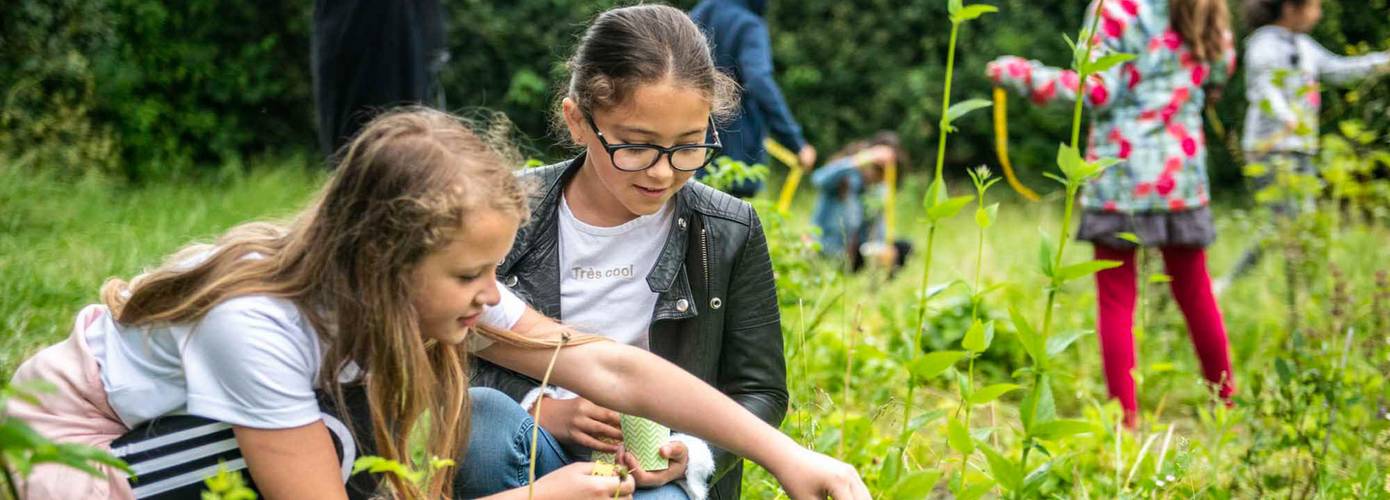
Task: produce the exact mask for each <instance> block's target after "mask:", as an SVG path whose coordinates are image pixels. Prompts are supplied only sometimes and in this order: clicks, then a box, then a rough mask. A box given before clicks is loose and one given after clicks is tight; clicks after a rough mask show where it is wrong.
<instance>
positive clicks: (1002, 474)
mask: <svg viewBox="0 0 1390 500" xmlns="http://www.w3.org/2000/svg"><path fill="white" fill-rule="evenodd" d="M980 451H981V452H982V453H984V454H985V460H987V461H989V472H990V474H993V475H994V480H995V481H998V482H999V486H1003V487H1004V489H1006V490H1009V491H1018V490H1019V488H1020V487H1021V486H1023V475H1022V473H1020V472H1019V470H1018V464H1016V463H1014V462H1013V461H1012V460H1009V459H1008V458H1005V457H1004V455H1002V454H1000V453H999V452H997V451H994V448H990V447H989V445H988V444H986V443H980Z"/></svg>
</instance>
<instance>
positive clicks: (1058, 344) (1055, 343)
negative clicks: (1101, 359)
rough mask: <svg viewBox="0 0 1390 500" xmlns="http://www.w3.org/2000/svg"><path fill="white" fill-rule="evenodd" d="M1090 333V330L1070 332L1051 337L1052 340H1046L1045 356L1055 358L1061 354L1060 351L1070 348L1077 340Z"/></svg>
mask: <svg viewBox="0 0 1390 500" xmlns="http://www.w3.org/2000/svg"><path fill="white" fill-rule="evenodd" d="M1090 333H1091V331H1090V330H1072V331H1069V332H1066V333H1063V334H1061V335H1054V336H1052V338H1049V339H1047V355H1048V356H1056V355H1058V354H1061V353H1062V351H1065V350H1067V348H1068V347H1071V345H1072V343H1073V342H1076V340H1077V339H1080V338H1081V337H1085V336H1086V335H1088V334H1090Z"/></svg>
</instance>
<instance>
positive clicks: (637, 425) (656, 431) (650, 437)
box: [623, 415, 671, 471]
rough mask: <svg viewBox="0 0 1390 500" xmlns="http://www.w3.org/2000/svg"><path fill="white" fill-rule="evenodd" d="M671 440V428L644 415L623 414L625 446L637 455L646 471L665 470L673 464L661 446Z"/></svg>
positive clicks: (639, 462)
mask: <svg viewBox="0 0 1390 500" xmlns="http://www.w3.org/2000/svg"><path fill="white" fill-rule="evenodd" d="M670 440H671V429H669V428H667V427H666V426H664V425H661V424H658V423H656V422H653V421H651V420H647V419H645V418H642V417H634V416H631V415H623V447H624V449H626V450H627V451H628V452H630V453H632V454H633V455H634V456H636V457H637V464H638V465H639V466H640V467H642V470H644V471H654V470H665V469H666V468H668V467H670V466H671V464H670V463H668V462H667V460H666V459H665V458H663V457H662V456H661V447H662V446H663V445H665V444H666V443H667V442H668V441H670Z"/></svg>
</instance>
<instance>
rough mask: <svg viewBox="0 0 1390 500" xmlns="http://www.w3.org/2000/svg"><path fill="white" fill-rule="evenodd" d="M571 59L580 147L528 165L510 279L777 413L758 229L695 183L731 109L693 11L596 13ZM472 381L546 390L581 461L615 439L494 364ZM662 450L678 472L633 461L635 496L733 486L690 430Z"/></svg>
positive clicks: (588, 406) (565, 121)
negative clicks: (529, 211) (638, 466)
mask: <svg viewBox="0 0 1390 500" xmlns="http://www.w3.org/2000/svg"><path fill="white" fill-rule="evenodd" d="M568 69H569V72H570V78H569V81H568V84H567V86H566V87H565V89H564V91H563V94H562V99H561V102H560V105H559V106H558V107H559V109H558V113H557V117H556V118H557V119H556V124H557V127H556V128H557V129H559V130H560V131H561V133H563V134H565V136H566V137H568V138H570V139H571V140H572V141H573V143H574V144H575V145H576V146H577V147H578V148H579V149H580V152H579V154H578V155H577V156H576V157H575V158H574V159H572V160H569V161H565V162H562V163H559V164H556V165H551V166H548V167H544V168H540V169H536V170H532V171H530V172H528V173H527V175H526V177H527V178H528V180H529V181H530V182H534V183H536V184H537V187H538V189H537V190H536V191H535V192H534V194H533V195H532V197H531V199H530V205H531V206H532V207H533V209H534V210H533V213H534V219H533V220H532V221H531V223H530V224H529V225H527V226H526V227H524V228H522V230H521V231H520V233H518V235H517V239H516V244H515V246H514V247H513V248H512V251H511V253H510V254H509V255H508V256H507V258H506V260H504V261H503V262H502V264H501V266H500V268H499V270H498V272H499V275H500V276H501V277H500V279H501V280H502V282H503V283H505V284H506V285H507V286H508V287H510V288H511V289H512V290H513V291H514V292H516V293H517V294H518V295H520V296H522V297H523V298H524V299H526V300H527V301H528V302H529V303H530V304H531V305H532V306H533V307H535V308H536V309H537V310H539V311H540V312H541V313H543V314H546V315H548V316H550V317H553V318H557V319H559V320H562V321H564V322H565V323H567V324H569V325H573V326H575V327H577V328H579V329H581V330H584V331H592V332H598V333H601V334H603V335H605V336H608V337H609V338H611V339H613V340H616V341H618V342H621V343H624V344H629V345H633V346H637V347H640V348H643V349H647V350H650V351H651V352H653V353H655V354H657V355H659V356H661V357H663V358H665V359H667V360H670V361H671V362H673V363H675V364H676V365H678V366H680V367H682V368H684V369H685V370H687V371H689V372H690V373H691V374H694V375H695V376H697V377H699V378H700V379H701V380H703V381H705V382H707V383H709V384H711V385H713V386H715V387H716V388H718V389H719V390H720V391H722V392H723V393H724V394H726V395H728V396H729V397H730V398H732V399H733V400H734V401H736V402H738V403H739V404H741V405H742V406H743V407H744V408H746V409H748V410H749V411H751V412H753V413H754V414H756V415H758V416H759V417H760V418H762V419H763V420H765V421H766V422H768V423H769V424H771V425H774V426H775V425H777V424H778V423H780V422H781V420H782V417H783V415H784V414H785V412H786V410H787V387H786V370H785V363H784V359H783V352H782V332H781V326H780V315H779V311H778V308H777V290H776V285H775V282H774V279H773V275H772V263H771V261H770V259H769V257H768V252H767V243H766V239H765V237H764V235H763V230H762V226H761V224H760V222H759V221H758V216H757V214H756V213H755V212H754V211H753V209H752V207H751V206H750V205H749V204H748V203H746V202H743V201H740V200H738V199H736V198H734V197H732V196H728V195H726V194H724V193H720V192H718V191H716V190H714V189H712V188H709V187H707V186H705V185H703V184H700V183H698V182H692V181H691V177H692V176H693V175H694V174H695V171H697V170H699V169H701V168H703V167H705V166H706V165H708V164H709V163H710V161H711V160H712V159H713V158H714V157H715V156H716V155H717V154H718V152H719V149H720V143H719V137H718V134H717V133H716V132H715V130H714V126H713V125H714V122H715V121H716V120H717V119H721V118H726V117H727V116H728V114H729V113H730V112H731V111H732V110H734V109H735V107H736V104H737V103H736V97H735V92H736V90H735V89H736V85H735V84H734V82H733V81H732V80H731V79H730V78H729V77H728V76H726V75H724V74H722V73H720V72H719V71H717V70H716V69H715V67H714V63H713V60H712V59H711V56H710V49H709V45H708V43H707V42H706V40H705V37H704V36H703V35H702V34H701V32H700V30H699V29H698V28H697V27H696V26H695V25H694V23H692V22H691V20H690V18H689V17H687V16H686V14H685V13H684V12H681V11H680V10H677V9H675V8H671V7H667V6H661V5H641V6H634V7H626V8H618V9H613V10H609V11H607V12H604V13H602V14H600V15H599V16H598V17H597V19H596V20H595V21H594V22H593V24H592V25H591V26H589V28H588V30H587V31H586V32H585V33H584V36H583V37H582V38H581V39H580V41H579V44H578V47H577V48H576V50H575V53H574V55H573V57H571V58H570V60H569V61H568ZM474 383H475V384H480V385H486V386H490V387H494V388H497V389H500V390H502V391H503V392H505V393H507V394H510V395H512V396H513V397H514V398H515V399H516V400H518V401H519V402H521V403H522V405H523V406H525V407H528V408H529V407H530V406H531V405H532V404H534V402H535V401H536V400H537V399H538V398H546V401H545V403H544V404H543V407H544V408H545V411H544V412H543V413H542V415H541V417H540V425H541V427H542V428H543V429H545V430H546V431H547V432H548V433H549V434H551V435H553V436H554V437H555V438H556V439H558V440H559V441H560V442H561V443H562V444H564V445H565V446H566V450H567V454H568V455H569V456H570V457H572V458H576V459H578V458H583V457H584V456H586V455H588V453H589V452H590V451H591V450H595V451H602V452H613V451H616V450H617V449H618V447H617V446H616V445H615V444H614V443H615V442H616V441H617V440H619V439H621V438H622V431H621V429H620V423H619V415H618V414H617V413H616V412H614V411H612V410H610V409H607V408H603V407H602V406H601V405H598V404H595V403H593V402H591V401H589V400H586V399H584V398H580V397H577V396H576V395H574V394H573V393H570V392H569V391H567V390H564V389H558V390H555V391H548V392H546V393H545V394H541V393H540V392H539V391H538V390H537V383H536V382H535V381H534V380H531V379H528V378H526V377H523V376H519V375H517V374H515V373H512V372H509V371H507V370H503V369H500V368H498V367H495V366H483V367H480V371H479V373H478V374H477V375H476V376H475V378H474ZM561 385H563V384H561ZM662 453H663V455H665V456H667V457H668V458H670V463H671V466H670V468H668V469H666V470H664V471H657V472H643V471H640V470H639V471H636V472H635V474H636V479H637V485H638V488H639V490H638V497H643V496H644V495H654V496H674V497H676V498H685V497H691V498H702V497H704V496H705V495H706V494H707V488H706V483H707V481H713V482H714V483H715V484H714V485H713V488H714V489H716V490H717V491H718V494H717V495H714V496H717V497H720V498H736V497H737V496H738V488H739V482H740V476H741V471H742V467H741V465H740V464H741V459H740V458H739V457H738V456H736V455H735V454H733V453H730V452H728V451H724V450H711V449H710V448H709V447H708V446H707V445H705V444H704V443H703V442H701V441H700V440H697V439H692V438H689V437H687V436H681V435H677V436H676V437H675V438H674V439H673V441H672V442H671V443H669V444H668V445H666V446H665V447H663V449H662ZM624 458H625V459H626V458H627V457H626V456H625V457H624Z"/></svg>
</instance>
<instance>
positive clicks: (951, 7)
mask: <svg viewBox="0 0 1390 500" xmlns="http://www.w3.org/2000/svg"><path fill="white" fill-rule="evenodd" d="M964 7H965V1H964V0H948V1H947V2H946V12H948V13H950V14H951V17H955V15H956V14H959V13H960V10H961V9H962V8H964Z"/></svg>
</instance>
